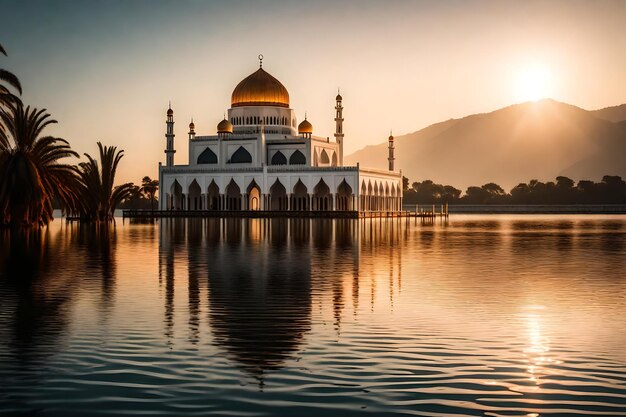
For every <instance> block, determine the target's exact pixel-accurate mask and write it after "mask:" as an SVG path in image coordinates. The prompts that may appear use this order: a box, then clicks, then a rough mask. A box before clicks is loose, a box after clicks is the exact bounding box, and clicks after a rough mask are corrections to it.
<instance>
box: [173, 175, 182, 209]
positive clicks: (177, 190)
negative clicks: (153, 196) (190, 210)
mask: <svg viewBox="0 0 626 417" xmlns="http://www.w3.org/2000/svg"><path fill="white" fill-rule="evenodd" d="M170 194H171V196H172V202H171V204H170V209H171V210H182V209H183V187H182V185H180V183H179V182H178V180H174V184H172V187H171V189H170Z"/></svg>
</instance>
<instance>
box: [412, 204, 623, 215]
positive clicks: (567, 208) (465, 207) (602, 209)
mask: <svg viewBox="0 0 626 417" xmlns="http://www.w3.org/2000/svg"><path fill="white" fill-rule="evenodd" d="M440 206H441V205H437V204H436V205H435V209H437V210H438V209H439V207H440ZM415 207H416V206H415V205H410V206H409V205H404V207H403V208H404V209H410V210H415ZM418 207H419V208H423V207H431V208H432V204H431V205H418ZM448 212H449V213H450V214H626V204H450V205H449V206H448Z"/></svg>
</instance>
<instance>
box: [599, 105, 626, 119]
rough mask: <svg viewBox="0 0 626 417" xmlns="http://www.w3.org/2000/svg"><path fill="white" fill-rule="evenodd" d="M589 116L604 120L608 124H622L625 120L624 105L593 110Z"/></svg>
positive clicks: (625, 106) (625, 110)
mask: <svg viewBox="0 0 626 417" xmlns="http://www.w3.org/2000/svg"><path fill="white" fill-rule="evenodd" d="M591 114H593V115H594V116H595V117H597V118H598V119H604V120H608V121H610V122H623V121H625V120H626V104H621V105H619V106H613V107H606V108H604V109H600V110H594V111H592V112H591Z"/></svg>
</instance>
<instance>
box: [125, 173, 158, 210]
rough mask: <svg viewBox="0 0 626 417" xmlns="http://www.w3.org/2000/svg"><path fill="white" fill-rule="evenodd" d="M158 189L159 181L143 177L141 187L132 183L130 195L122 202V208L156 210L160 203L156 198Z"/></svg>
mask: <svg viewBox="0 0 626 417" xmlns="http://www.w3.org/2000/svg"><path fill="white" fill-rule="evenodd" d="M158 189H159V180H153V179H151V178H150V177H143V179H142V180H141V185H135V184H133V183H130V192H129V195H128V197H127V198H126V199H125V200H124V201H122V203H121V204H120V208H123V209H144V210H147V209H150V210H154V209H155V207H156V203H157V202H158V199H157V198H156V192H157V190H158Z"/></svg>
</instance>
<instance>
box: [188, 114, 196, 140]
mask: <svg viewBox="0 0 626 417" xmlns="http://www.w3.org/2000/svg"><path fill="white" fill-rule="evenodd" d="M195 137H196V125H195V124H194V123H193V117H192V118H191V123H189V140H192V139H194V138H195Z"/></svg>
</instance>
